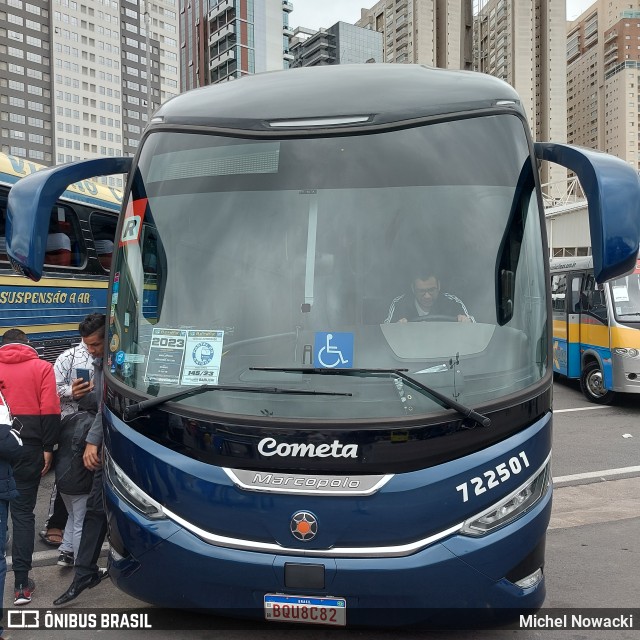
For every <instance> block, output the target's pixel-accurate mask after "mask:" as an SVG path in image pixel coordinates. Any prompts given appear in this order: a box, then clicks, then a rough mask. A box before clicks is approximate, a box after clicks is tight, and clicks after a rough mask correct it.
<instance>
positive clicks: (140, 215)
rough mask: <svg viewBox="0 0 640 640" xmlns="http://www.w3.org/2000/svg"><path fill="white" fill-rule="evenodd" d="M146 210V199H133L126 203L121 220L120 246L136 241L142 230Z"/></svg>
mask: <svg viewBox="0 0 640 640" xmlns="http://www.w3.org/2000/svg"><path fill="white" fill-rule="evenodd" d="M146 210H147V199H146V198H141V199H140V200H133V201H132V202H129V204H128V205H127V210H126V212H125V214H124V220H123V222H122V232H121V234H120V242H119V245H120V246H121V247H122V246H124V245H126V244H131V243H133V242H135V243H137V242H138V240H139V238H140V233H141V232H142V222H143V221H144V214H145V212H146Z"/></svg>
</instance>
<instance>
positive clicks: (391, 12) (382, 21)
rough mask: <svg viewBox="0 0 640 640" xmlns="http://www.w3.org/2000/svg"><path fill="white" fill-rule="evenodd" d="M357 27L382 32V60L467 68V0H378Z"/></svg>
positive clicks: (469, 32)
mask: <svg viewBox="0 0 640 640" xmlns="http://www.w3.org/2000/svg"><path fill="white" fill-rule="evenodd" d="M356 25H357V26H359V27H365V28H368V29H373V30H374V31H379V32H380V33H382V35H383V47H384V61H385V62H396V63H417V64H425V65H429V66H433V67H442V68H448V69H471V67H472V62H473V61H472V28H473V10H472V1H471V0H380V2H378V3H377V4H376V5H374V6H373V7H371V9H362V12H361V17H360V20H358V21H357V22H356Z"/></svg>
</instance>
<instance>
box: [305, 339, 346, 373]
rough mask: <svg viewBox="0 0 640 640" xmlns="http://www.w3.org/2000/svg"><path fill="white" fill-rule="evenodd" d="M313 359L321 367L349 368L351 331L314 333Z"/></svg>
mask: <svg viewBox="0 0 640 640" xmlns="http://www.w3.org/2000/svg"><path fill="white" fill-rule="evenodd" d="M313 360H314V363H315V366H316V367H320V368H322V369H351V368H352V367H353V333H333V332H332V333H324V332H318V333H316V334H315V340H314V347H313Z"/></svg>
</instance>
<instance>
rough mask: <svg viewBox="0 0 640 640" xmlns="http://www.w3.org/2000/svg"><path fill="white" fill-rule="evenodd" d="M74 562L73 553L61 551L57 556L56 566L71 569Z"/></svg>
mask: <svg viewBox="0 0 640 640" xmlns="http://www.w3.org/2000/svg"><path fill="white" fill-rule="evenodd" d="M74 560H75V558H74V557H73V551H61V552H60V555H59V556H58V564H59V565H60V566H61V567H73V563H74Z"/></svg>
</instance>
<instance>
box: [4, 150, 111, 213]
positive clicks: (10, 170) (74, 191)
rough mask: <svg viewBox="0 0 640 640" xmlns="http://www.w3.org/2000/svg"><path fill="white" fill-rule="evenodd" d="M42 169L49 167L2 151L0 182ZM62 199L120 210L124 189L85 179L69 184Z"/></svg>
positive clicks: (8, 183)
mask: <svg viewBox="0 0 640 640" xmlns="http://www.w3.org/2000/svg"><path fill="white" fill-rule="evenodd" d="M42 169H47V167H45V166H44V165H41V164H38V163H36V162H31V161H30V160H24V159H23V158H18V157H17V156H12V155H9V154H8V153H0V183H4V184H6V185H8V186H11V185H13V184H15V183H16V182H17V181H18V180H20V178H24V177H25V176H28V175H30V174H32V173H35V172H36V171H40V170H42ZM61 199H63V200H72V201H75V202H81V203H83V204H88V205H90V206H95V207H102V208H107V209H112V210H113V211H120V205H121V204H122V191H120V190H119V189H114V188H113V187H106V186H104V185H101V184H98V183H97V182H93V181H92V180H83V181H82V182H77V183H75V184H71V185H69V187H68V188H67V190H66V191H65V192H64V193H63V194H62V196H61Z"/></svg>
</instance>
